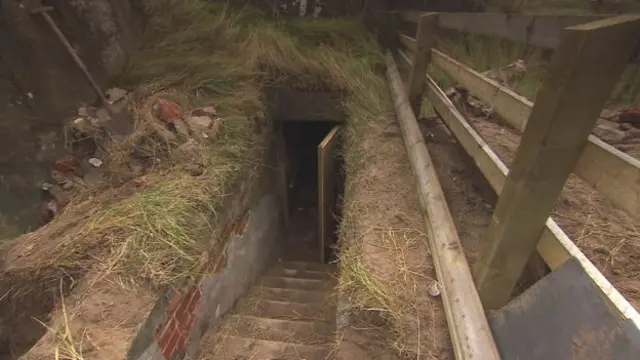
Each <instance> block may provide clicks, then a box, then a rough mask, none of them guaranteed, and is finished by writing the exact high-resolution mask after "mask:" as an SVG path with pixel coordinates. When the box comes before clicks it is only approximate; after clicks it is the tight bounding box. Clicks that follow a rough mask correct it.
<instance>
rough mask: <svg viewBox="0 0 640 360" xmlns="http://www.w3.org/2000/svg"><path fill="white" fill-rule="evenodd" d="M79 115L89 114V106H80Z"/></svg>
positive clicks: (85, 115)
mask: <svg viewBox="0 0 640 360" xmlns="http://www.w3.org/2000/svg"><path fill="white" fill-rule="evenodd" d="M78 116H82V117H87V116H89V110H87V108H86V107H84V106H82V107H80V108H78Z"/></svg>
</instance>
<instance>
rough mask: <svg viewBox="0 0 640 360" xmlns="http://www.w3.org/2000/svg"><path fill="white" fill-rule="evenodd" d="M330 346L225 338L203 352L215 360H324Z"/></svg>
mask: <svg viewBox="0 0 640 360" xmlns="http://www.w3.org/2000/svg"><path fill="white" fill-rule="evenodd" d="M331 350H332V348H331V345H302V344H291V343H287V342H280V341H270V340H262V339H251V338H244V337H240V336H226V337H224V338H221V339H219V340H218V343H217V344H216V346H215V348H214V349H212V350H209V351H204V354H207V353H209V356H211V355H213V354H215V359H225V360H226V359H229V360H230V359H233V360H237V359H256V360H257V359H278V360H300V359H306V360H325V359H326V358H327V357H328V355H329V354H330V352H331Z"/></svg>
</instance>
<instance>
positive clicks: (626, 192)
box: [405, 39, 640, 220]
mask: <svg viewBox="0 0 640 360" xmlns="http://www.w3.org/2000/svg"><path fill="white" fill-rule="evenodd" d="M411 40H413V39H411ZM405 41H407V42H408V41H409V40H408V39H405ZM431 63H432V64H433V65H435V66H437V67H438V68H440V69H442V70H443V71H444V72H445V73H446V74H447V75H449V76H450V77H451V78H452V79H453V80H454V81H455V82H457V83H458V84H460V85H462V86H463V87H465V88H466V89H467V90H469V91H470V92H471V93H472V94H474V95H475V96H477V97H478V98H479V99H480V100H482V101H483V102H485V103H486V104H488V105H489V106H491V107H492V109H493V110H494V111H495V112H496V113H497V114H498V115H500V116H501V117H502V118H503V119H505V120H506V121H507V122H508V123H509V124H510V125H511V126H513V127H514V128H515V129H516V130H519V131H524V129H525V127H526V124H527V120H528V118H529V115H530V114H531V109H532V107H533V103H532V102H531V101H529V100H528V99H526V98H524V97H522V96H520V95H518V94H517V93H515V92H513V91H512V90H510V89H508V88H506V87H504V86H502V85H500V84H498V83H497V82H495V81H493V80H491V79H489V78H487V77H486V76H484V75H482V74H480V73H478V72H477V71H475V70H473V69H471V68H469V67H468V66H465V65H464V64H462V63H460V62H459V61H457V60H455V59H453V58H451V57H450V56H447V55H446V54H444V53H442V52H441V51H438V50H436V49H433V51H432V59H431ZM574 173H575V174H576V175H577V176H578V177H580V178H581V179H582V180H584V181H586V182H587V183H588V184H589V185H590V186H591V187H593V188H594V189H596V190H598V191H599V192H600V193H602V195H604V196H605V197H607V198H608V199H609V200H610V201H611V202H612V203H613V205H614V206H616V207H618V208H620V209H622V210H624V211H625V212H627V214H629V215H630V216H632V217H634V218H635V219H637V220H640V161H639V160H637V159H635V158H633V157H631V156H629V155H627V154H625V153H623V152H621V151H620V150H618V149H616V148H614V147H612V146H610V145H608V144H606V143H604V142H603V141H601V140H600V139H598V138H597V137H595V136H593V135H590V136H589V141H588V143H587V145H586V146H585V148H584V150H583V151H582V155H581V156H580V159H579V160H578V163H577V164H576V167H575V169H574Z"/></svg>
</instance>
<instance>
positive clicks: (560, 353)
mask: <svg viewBox="0 0 640 360" xmlns="http://www.w3.org/2000/svg"><path fill="white" fill-rule="evenodd" d="M489 322H490V325H491V328H492V331H493V334H494V338H495V340H496V343H497V345H498V349H499V351H500V355H501V357H502V358H503V359H518V360H533V359H572V360H592V359H593V360H596V359H597V360H607V359H616V360H618V359H640V330H639V329H638V328H637V327H636V325H635V324H634V323H633V322H631V321H630V320H628V319H626V318H625V317H624V316H622V315H621V314H620V313H619V312H618V311H616V310H615V308H613V307H612V306H611V305H610V304H609V302H608V300H607V298H606V297H604V296H603V294H602V292H601V291H600V289H599V288H598V287H597V286H595V285H594V284H593V281H591V279H590V278H589V277H588V276H587V275H586V273H585V272H584V271H583V270H582V268H581V266H580V263H579V262H578V261H576V260H575V259H572V260H568V261H566V262H565V263H564V264H563V265H562V266H561V267H559V268H558V269H556V270H554V271H553V272H552V273H551V274H549V275H548V276H546V277H545V278H543V279H542V280H540V281H539V282H538V283H536V284H535V285H533V286H532V287H531V288H529V289H528V290H527V291H525V292H524V293H523V294H522V295H520V296H519V297H518V298H516V299H514V300H512V301H511V302H510V303H509V304H508V305H506V306H505V307H503V308H502V309H500V310H499V311H497V312H495V313H494V314H493V315H492V316H491V317H490V318H489Z"/></svg>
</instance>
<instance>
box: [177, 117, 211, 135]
mask: <svg viewBox="0 0 640 360" xmlns="http://www.w3.org/2000/svg"><path fill="white" fill-rule="evenodd" d="M184 120H185V122H186V123H187V125H189V128H190V129H191V130H192V131H194V132H197V131H203V130H206V129H208V128H210V127H211V124H213V119H211V118H210V117H209V116H189V117H187V118H186V119H184Z"/></svg>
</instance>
